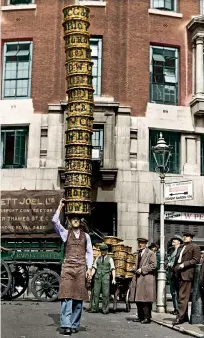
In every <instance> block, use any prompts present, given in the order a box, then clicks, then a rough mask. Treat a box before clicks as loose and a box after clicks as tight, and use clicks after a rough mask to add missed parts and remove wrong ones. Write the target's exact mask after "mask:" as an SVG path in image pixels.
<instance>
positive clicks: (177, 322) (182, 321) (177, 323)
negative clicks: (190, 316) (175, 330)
mask: <svg viewBox="0 0 204 338" xmlns="http://www.w3.org/2000/svg"><path fill="white" fill-rule="evenodd" d="M183 323H185V321H184V320H180V319H176V320H175V322H173V326H175V325H181V324H183Z"/></svg>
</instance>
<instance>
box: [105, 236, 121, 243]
mask: <svg viewBox="0 0 204 338" xmlns="http://www.w3.org/2000/svg"><path fill="white" fill-rule="evenodd" d="M120 242H123V240H122V239H120V238H118V237H116V236H105V237H104V243H105V244H110V245H115V244H118V243H120Z"/></svg>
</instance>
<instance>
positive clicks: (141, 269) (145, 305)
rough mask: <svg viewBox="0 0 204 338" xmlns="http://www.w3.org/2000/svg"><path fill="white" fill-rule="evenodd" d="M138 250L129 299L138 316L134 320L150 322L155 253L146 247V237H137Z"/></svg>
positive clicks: (154, 292) (153, 293) (154, 289)
mask: <svg viewBox="0 0 204 338" xmlns="http://www.w3.org/2000/svg"><path fill="white" fill-rule="evenodd" d="M137 241H138V247H139V252H138V255H137V256H136V274H135V276H134V277H133V280H132V283H131V294H130V300H131V301H135V302H136V304H137V311H138V318H137V319H135V320H134V321H138V322H141V323H142V324H149V323H151V311H152V303H153V302H154V301H155V299H156V286H155V282H156V281H155V270H156V267H157V262H156V255H155V254H154V252H153V251H151V250H150V249H148V248H147V243H148V239H146V238H138V239H137Z"/></svg>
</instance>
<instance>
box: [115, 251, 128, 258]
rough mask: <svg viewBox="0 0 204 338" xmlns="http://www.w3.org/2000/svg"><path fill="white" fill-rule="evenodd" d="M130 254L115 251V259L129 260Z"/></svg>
mask: <svg viewBox="0 0 204 338" xmlns="http://www.w3.org/2000/svg"><path fill="white" fill-rule="evenodd" d="M127 255H128V253H127V252H126V251H115V252H114V259H125V260H126V259H127Z"/></svg>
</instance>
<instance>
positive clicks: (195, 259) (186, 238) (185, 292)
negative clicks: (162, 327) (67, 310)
mask: <svg viewBox="0 0 204 338" xmlns="http://www.w3.org/2000/svg"><path fill="white" fill-rule="evenodd" d="M193 237H194V234H193V233H191V232H184V233H183V245H181V246H180V247H179V249H178V251H177V255H176V258H175V262H174V266H173V270H174V274H175V280H176V287H177V294H178V301H179V302H178V315H177V318H176V321H175V322H174V323H173V324H174V325H178V324H182V323H184V322H186V321H189V319H188V302H189V299H190V295H191V289H192V282H193V278H194V270H195V266H196V264H199V261H200V247H199V246H198V245H196V244H193V243H192V240H193Z"/></svg>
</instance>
